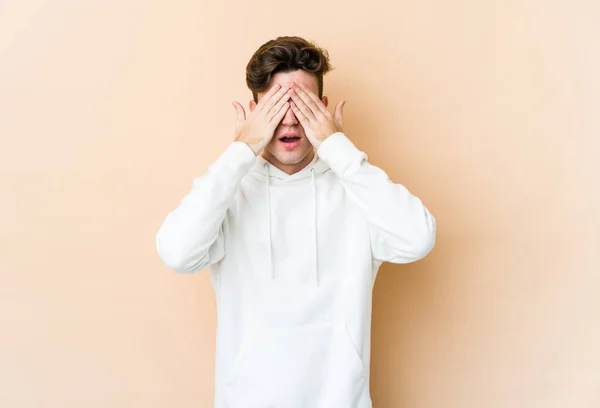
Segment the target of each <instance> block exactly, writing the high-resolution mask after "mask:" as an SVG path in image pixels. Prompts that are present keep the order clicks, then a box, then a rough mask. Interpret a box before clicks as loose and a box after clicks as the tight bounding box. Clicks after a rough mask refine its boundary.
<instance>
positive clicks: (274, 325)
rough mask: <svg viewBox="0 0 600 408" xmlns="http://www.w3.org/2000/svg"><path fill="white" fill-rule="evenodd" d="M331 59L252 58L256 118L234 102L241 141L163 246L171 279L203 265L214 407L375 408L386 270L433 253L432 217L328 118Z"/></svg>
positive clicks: (338, 118) (282, 49) (196, 193)
mask: <svg viewBox="0 0 600 408" xmlns="http://www.w3.org/2000/svg"><path fill="white" fill-rule="evenodd" d="M328 59H329V58H328V54H327V52H326V51H325V50H323V49H320V48H318V47H317V46H316V45H314V44H312V43H309V42H308V41H306V40H304V39H302V38H298V37H279V38H277V39H275V40H272V41H269V42H267V43H265V44H264V45H262V46H261V47H260V48H259V49H258V50H257V51H256V53H255V54H254V55H253V56H252V58H251V60H250V62H249V63H248V65H247V67H246V82H247V84H248V87H249V88H250V90H252V93H253V100H251V101H250V104H249V107H250V112H251V113H250V114H249V115H248V117H246V112H245V111H244V108H243V107H242V106H241V105H240V104H239V103H237V102H234V103H233V105H234V107H235V109H236V111H237V125H236V128H235V129H236V131H235V140H234V141H233V142H232V143H231V145H230V146H229V147H228V148H227V149H226V150H225V151H224V152H223V153H222V155H221V156H220V157H219V158H218V159H217V160H216V161H215V162H214V163H213V164H212V165H211V166H210V167H209V169H208V171H207V172H206V173H205V174H203V175H201V176H200V177H198V178H197V179H195V180H194V182H193V186H192V190H191V192H189V194H188V195H187V196H186V197H184V198H183V200H182V201H181V204H180V205H179V206H178V207H177V208H176V209H175V210H173V211H172V212H170V213H169V214H168V215H167V217H166V219H165V220H164V223H163V224H162V226H161V228H160V230H159V231H158V234H157V236H156V247H157V251H158V253H159V255H160V257H161V259H162V261H163V262H164V263H165V264H166V265H167V266H168V267H170V268H172V269H173V270H175V271H177V272H181V273H194V272H197V271H200V270H202V269H203V268H205V267H208V271H209V274H210V279H211V283H212V285H213V288H214V290H215V293H216V299H217V313H218V320H217V352H216V364H215V367H216V368H215V408H370V407H371V406H372V404H371V397H370V394H369V374H370V332H371V305H372V302H371V301H372V289H373V284H374V281H375V277H376V274H377V271H378V269H379V267H380V266H381V264H382V263H383V262H393V263H408V262H414V261H417V260H419V259H421V258H423V257H424V256H425V255H427V254H428V253H429V252H430V250H431V249H432V248H433V246H434V243H435V235H436V221H435V218H434V217H433V215H431V213H430V212H429V211H428V210H427V208H425V206H424V205H423V204H422V202H421V201H420V200H419V199H418V198H417V197H415V196H414V195H412V194H411V193H410V192H409V191H408V190H407V189H406V188H405V187H404V186H402V185H400V184H394V183H392V181H391V180H390V179H389V178H388V176H387V175H386V173H385V172H384V171H383V170H381V169H380V168H378V167H375V166H373V165H371V164H369V163H368V161H367V155H366V154H365V153H364V152H362V151H360V150H358V149H357V148H356V147H355V146H354V144H353V143H352V142H351V141H350V140H349V139H348V138H347V137H346V135H345V134H344V133H343V131H342V127H341V126H342V108H343V104H344V101H342V102H340V103H338V104H337V106H336V108H335V112H334V114H333V115H331V114H330V113H329V111H328V110H327V106H328V99H327V97H326V96H322V93H323V75H324V74H325V73H327V72H328V71H329V70H330V69H331V68H330V65H329V61H328ZM317 95H318V96H317ZM261 153H262V155H261Z"/></svg>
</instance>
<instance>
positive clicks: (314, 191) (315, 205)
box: [310, 167, 319, 286]
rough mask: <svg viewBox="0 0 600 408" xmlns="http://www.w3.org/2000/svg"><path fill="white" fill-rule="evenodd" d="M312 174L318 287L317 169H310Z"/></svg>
mask: <svg viewBox="0 0 600 408" xmlns="http://www.w3.org/2000/svg"><path fill="white" fill-rule="evenodd" d="M310 172H311V179H312V195H313V228H314V231H313V232H314V235H315V241H314V242H315V280H316V283H317V286H319V253H318V248H319V245H318V244H319V243H318V241H317V191H316V189H317V187H316V184H315V168H314V167H313V168H311V169H310Z"/></svg>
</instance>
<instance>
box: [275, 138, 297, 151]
mask: <svg viewBox="0 0 600 408" xmlns="http://www.w3.org/2000/svg"><path fill="white" fill-rule="evenodd" d="M279 141H280V142H281V145H282V146H283V147H285V148H286V149H293V148H294V147H297V146H298V145H299V144H300V137H298V136H285V137H282V138H281V139H279Z"/></svg>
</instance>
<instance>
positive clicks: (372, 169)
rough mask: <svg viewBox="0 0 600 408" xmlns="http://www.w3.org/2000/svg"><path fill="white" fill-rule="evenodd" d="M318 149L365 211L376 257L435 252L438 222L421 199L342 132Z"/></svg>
mask: <svg viewBox="0 0 600 408" xmlns="http://www.w3.org/2000/svg"><path fill="white" fill-rule="evenodd" d="M317 153H318V155H319V157H321V159H323V160H324V161H325V162H326V163H327V164H328V165H329V167H331V169H332V170H333V172H334V173H335V174H336V175H337V176H338V177H339V179H340V180H341V182H342V185H343V186H344V189H345V190H346V193H347V194H348V196H349V198H350V199H351V200H352V201H353V202H354V203H356V205H358V207H359V208H360V210H362V213H363V214H364V215H365V217H366V219H367V221H368V225H369V234H370V241H371V250H372V254H373V258H374V259H376V260H378V261H381V262H392V263H409V262H414V261H418V260H419V259H421V258H423V257H425V256H426V255H427V254H428V253H429V252H430V251H431V249H432V248H433V246H434V244H435V238H436V221H435V217H434V216H433V215H431V213H430V212H429V211H428V210H427V208H425V206H424V205H423V203H422V202H421V200H420V199H419V198H417V197H415V196H414V195H412V194H411V193H410V192H409V191H408V190H407V189H406V187H404V186H403V185H401V184H394V183H393V182H392V181H391V180H390V179H389V177H388V175H387V174H386V173H385V172H384V171H383V170H382V169H380V168H379V167H376V166H373V165H372V164H370V163H369V162H368V161H367V159H368V158H367V155H366V154H365V153H364V152H362V151H360V150H359V149H358V148H357V147H356V146H355V145H354V144H353V143H352V141H351V140H350V139H348V138H347V137H346V136H345V135H344V134H343V133H342V132H337V133H334V134H333V135H331V136H329V137H328V138H327V139H325V140H324V141H323V142H322V143H321V145H320V146H319V149H318V151H317Z"/></svg>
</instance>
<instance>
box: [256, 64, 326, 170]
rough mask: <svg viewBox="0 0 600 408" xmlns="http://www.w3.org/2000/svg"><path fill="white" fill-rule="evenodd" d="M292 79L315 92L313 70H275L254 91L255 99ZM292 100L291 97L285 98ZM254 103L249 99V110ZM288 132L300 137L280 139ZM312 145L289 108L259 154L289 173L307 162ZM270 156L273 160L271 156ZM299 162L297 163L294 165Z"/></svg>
mask: <svg viewBox="0 0 600 408" xmlns="http://www.w3.org/2000/svg"><path fill="white" fill-rule="evenodd" d="M294 81H295V82H296V83H300V84H303V85H305V86H306V87H307V88H309V89H310V90H311V91H312V92H313V93H314V94H315V95H318V94H319V87H318V84H317V77H316V76H315V75H314V74H311V73H308V72H306V71H304V70H297V71H291V72H278V73H276V74H275V75H273V77H272V78H271V82H270V83H269V87H268V89H266V90H265V91H264V92H261V93H259V94H258V100H259V101H260V100H261V98H262V97H263V96H264V95H265V94H266V93H267V92H269V89H271V87H272V86H273V85H275V84H280V85H285V84H286V83H287V82H294ZM289 100H290V101H291V100H292V99H291V98H290V99H289ZM321 100H322V101H323V103H324V104H325V106H327V97H326V96H323V98H322V99H321ZM255 107H256V103H254V101H253V100H252V101H250V111H253V110H254V108H255ZM288 133H290V134H291V135H292V136H297V137H300V140H299V141H298V143H297V145H294V144H290V143H287V144H285V143H283V142H282V141H281V140H280V139H281V138H282V137H283V135H284V134H288ZM312 153H313V146H312V144H311V143H310V142H309V140H308V139H307V138H306V135H305V134H304V129H303V128H302V125H301V124H300V121H299V120H298V118H297V117H296V115H295V114H294V111H293V110H292V109H291V108H290V109H288V111H287V113H286V114H285V116H284V117H283V119H281V122H280V123H279V125H278V126H277V128H275V132H274V135H273V139H271V141H270V142H269V144H268V145H267V147H266V148H265V151H264V152H263V156H264V157H265V158H266V159H268V160H269V161H271V162H272V163H273V164H274V165H276V166H277V167H279V168H281V169H282V170H283V171H286V172H288V173H289V174H292V173H293V172H295V171H299V170H301V169H302V168H303V167H304V166H305V165H306V164H308V163H309V162H310V160H311V159H312V157H313V154H312ZM273 159H274V160H273ZM295 165H300V166H301V167H299V168H298V166H295Z"/></svg>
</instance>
